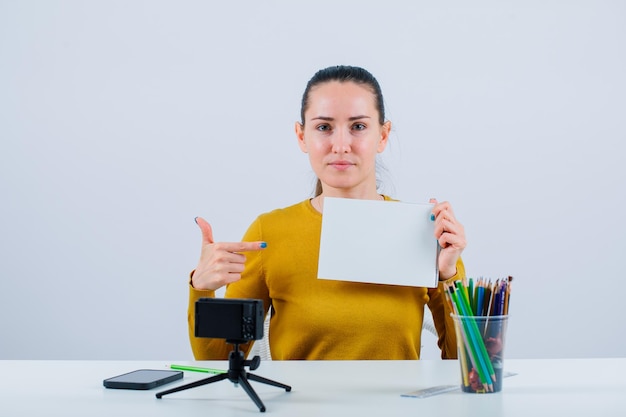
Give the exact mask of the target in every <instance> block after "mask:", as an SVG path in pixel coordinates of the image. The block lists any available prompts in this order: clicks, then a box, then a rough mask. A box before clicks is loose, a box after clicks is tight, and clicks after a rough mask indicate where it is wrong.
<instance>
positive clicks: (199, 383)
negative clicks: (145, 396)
mask: <svg viewBox="0 0 626 417" xmlns="http://www.w3.org/2000/svg"><path fill="white" fill-rule="evenodd" d="M227 378H228V374H226V373H225V374H219V375H214V376H212V377H209V378H204V379H201V380H199V381H194V382H191V383H189V384H186V385H181V386H180V387H176V388H172V389H168V390H166V391H161V392H157V393H156V397H157V398H161V397H162V396H164V395H167V394H171V393H173V392H178V391H183V390H186V389H189V388H195V387H200V386H202V385H206V384H210V383H211V382H216V381H221V380H223V379H227Z"/></svg>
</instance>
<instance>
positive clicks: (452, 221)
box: [430, 198, 467, 281]
mask: <svg viewBox="0 0 626 417" xmlns="http://www.w3.org/2000/svg"><path fill="white" fill-rule="evenodd" d="M430 202H431V203H433V204H435V206H434V207H433V215H434V216H435V238H437V241H439V246H441V251H440V252H439V279H440V280H442V281H443V280H446V279H448V278H451V277H453V276H454V275H455V274H456V263H457V261H458V260H459V257H460V256H461V252H463V249H465V245H466V244H467V242H466V241H465V228H464V227H463V225H462V224H461V223H459V221H458V220H457V219H456V217H454V212H453V211H452V206H451V205H450V203H448V202H447V201H444V202H443V203H438V202H437V200H436V199H434V198H431V199H430Z"/></svg>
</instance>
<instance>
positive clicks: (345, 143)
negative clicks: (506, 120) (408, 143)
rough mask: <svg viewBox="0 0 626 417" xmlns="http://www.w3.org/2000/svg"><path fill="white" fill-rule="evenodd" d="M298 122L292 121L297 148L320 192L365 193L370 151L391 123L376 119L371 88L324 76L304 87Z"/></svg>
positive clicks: (372, 166) (371, 167) (372, 179)
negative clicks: (321, 81) (304, 101)
mask: <svg viewBox="0 0 626 417" xmlns="http://www.w3.org/2000/svg"><path fill="white" fill-rule="evenodd" d="M304 118H305V120H304V126H302V125H301V124H300V123H296V135H297V136H298V143H299V145H300V149H302V151H303V152H305V153H308V154H309V161H310V163H311V167H312V168H313V171H314V172H315V174H316V175H317V177H318V178H319V179H320V181H321V182H322V186H323V190H324V195H327V196H342V197H351V198H368V197H369V198H371V197H372V196H373V194H375V192H376V154H377V153H380V152H382V151H383V150H384V149H385V146H386V145H387V140H388V138H389V131H390V129H391V123H390V122H386V123H385V124H383V125H382V126H381V125H380V123H379V114H378V109H377V108H376V104H375V97H374V94H373V93H372V92H371V91H370V90H369V89H368V87H367V86H362V85H359V84H356V83H354V82H343V83H340V82H338V81H330V82H327V83H324V84H320V85H318V86H316V87H314V88H313V89H311V91H310V92H309V100H308V108H307V109H306V111H305V114H304Z"/></svg>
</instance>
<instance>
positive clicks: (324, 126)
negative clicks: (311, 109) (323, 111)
mask: <svg viewBox="0 0 626 417" xmlns="http://www.w3.org/2000/svg"><path fill="white" fill-rule="evenodd" d="M315 129H316V130H318V131H320V132H329V131H330V130H331V127H330V125H329V124H327V123H322V124H320V125H317V126H315Z"/></svg>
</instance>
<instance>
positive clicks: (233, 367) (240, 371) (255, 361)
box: [156, 340, 291, 412]
mask: <svg viewBox="0 0 626 417" xmlns="http://www.w3.org/2000/svg"><path fill="white" fill-rule="evenodd" d="M226 342H227V343H230V344H232V345H234V349H233V350H232V351H231V352H230V354H229V355H228V372H226V373H223V374H219V375H214V376H211V377H208V378H205V379H201V380H198V381H195V382H191V383H189V384H186V385H181V386H180V387H176V388H172V389H169V390H167V391H162V392H158V393H157V394H156V397H157V398H161V397H162V396H164V395H167V394H171V393H173V392H178V391H183V390H186V389H189V388H195V387H200V386H202V385H206V384H210V383H212V382H217V381H222V380H224V379H229V380H230V381H231V382H232V383H234V384H235V385H236V384H241V386H242V387H243V389H244V391H246V393H247V394H248V396H249V397H250V398H251V399H252V401H254V403H255V404H256V405H257V407H259V411H261V412H264V411H265V405H263V402H262V401H261V399H260V398H259V396H258V395H257V393H256V392H255V391H254V389H253V388H252V386H251V385H250V382H248V379H250V380H252V381H257V382H261V383H263V384H267V385H273V386H275V387H279V388H284V389H285V391H287V392H289V391H291V387H290V386H289V385H285V384H281V383H280V382H276V381H272V380H271V379H267V378H263V377H261V376H258V375H254V374H251V373H249V372H246V370H245V367H246V366H248V367H250V369H251V370H255V369H257V368H258V367H259V365H261V358H260V357H259V356H255V357H254V358H252V360H244V358H243V352H242V351H241V350H239V345H240V344H241V343H244V342H243V341H240V340H227V341H226Z"/></svg>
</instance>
